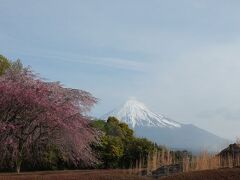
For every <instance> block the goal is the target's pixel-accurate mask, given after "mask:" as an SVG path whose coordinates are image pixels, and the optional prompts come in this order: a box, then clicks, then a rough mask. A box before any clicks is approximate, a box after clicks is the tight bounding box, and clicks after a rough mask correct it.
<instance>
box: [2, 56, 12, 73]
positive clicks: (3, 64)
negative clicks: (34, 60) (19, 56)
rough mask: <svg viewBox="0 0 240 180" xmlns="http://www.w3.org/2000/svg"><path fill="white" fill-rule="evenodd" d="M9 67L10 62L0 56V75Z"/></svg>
mask: <svg viewBox="0 0 240 180" xmlns="http://www.w3.org/2000/svg"><path fill="white" fill-rule="evenodd" d="M9 67H10V61H9V60H8V59H7V58H6V57H4V56H3V55H1V54H0V75H2V74H3V73H4V72H5V71H6V70H7V69H8V68H9Z"/></svg>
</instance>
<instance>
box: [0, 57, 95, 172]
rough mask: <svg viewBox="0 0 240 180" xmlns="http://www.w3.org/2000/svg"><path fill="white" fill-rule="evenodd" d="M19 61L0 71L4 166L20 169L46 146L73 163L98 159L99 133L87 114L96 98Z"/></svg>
mask: <svg viewBox="0 0 240 180" xmlns="http://www.w3.org/2000/svg"><path fill="white" fill-rule="evenodd" d="M2 62H3V61H2ZM15 65H16V66H12V67H11V68H10V69H9V70H8V71H7V72H5V73H4V74H3V75H2V76H0V94H1V96H0V144H1V146H0V154H1V159H0V166H1V165H4V164H5V165H6V164H8V165H9V163H11V166H13V167H16V168H17V171H18V172H19V171H20V167H21V164H22V162H24V161H26V160H28V159H31V160H32V161H34V160H35V158H34V157H33V155H35V156H37V155H36V153H38V155H41V156H42V154H41V153H43V152H45V150H46V149H48V147H53V148H51V151H54V152H55V154H56V152H59V153H60V154H61V157H63V158H64V160H65V161H71V162H73V163H74V164H75V165H77V164H79V163H84V164H86V165H91V164H93V163H95V162H96V159H95V156H94V154H93V153H92V152H91V148H90V144H91V143H92V142H94V141H95V138H96V133H95V131H94V130H93V129H92V128H91V127H90V126H89V122H88V117H86V116H85V115H84V114H85V112H86V111H88V110H90V108H91V106H92V105H93V104H94V103H96V99H95V98H94V97H93V96H92V95H91V94H90V93H88V92H85V91H82V90H78V89H70V88H64V87H63V86H62V85H61V84H60V83H58V82H45V81H43V80H42V79H41V78H39V77H38V76H37V75H36V74H34V73H33V72H32V71H31V70H30V69H27V68H22V67H21V63H20V62H17V63H16V64H15ZM54 149H55V150H54Z"/></svg>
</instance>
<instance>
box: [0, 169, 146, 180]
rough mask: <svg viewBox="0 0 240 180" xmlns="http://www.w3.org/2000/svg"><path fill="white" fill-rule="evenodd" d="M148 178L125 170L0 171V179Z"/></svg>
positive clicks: (103, 179)
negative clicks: (18, 172) (0, 172)
mask: <svg viewBox="0 0 240 180" xmlns="http://www.w3.org/2000/svg"><path fill="white" fill-rule="evenodd" d="M115 179H116V180H128V179H129V180H149V179H150V178H146V177H141V176H137V175H132V174H130V172H129V171H127V170H86V171H85V170H83V171H49V172H46V171H45V172H31V173H30V172H28V173H20V174H16V173H2V174H0V180H115Z"/></svg>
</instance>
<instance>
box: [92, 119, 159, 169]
mask: <svg viewBox="0 0 240 180" xmlns="http://www.w3.org/2000/svg"><path fill="white" fill-rule="evenodd" d="M91 125H92V126H93V127H94V128H96V129H97V130H99V131H102V132H103V134H102V136H101V142H100V144H99V145H98V146H96V147H95V150H96V152H97V153H98V154H99V158H100V160H101V161H102V167H104V168H129V167H130V166H131V165H133V164H134V163H135V162H136V161H137V160H139V159H140V158H143V159H145V160H146V159H147V157H148V154H150V153H152V152H153V151H154V149H156V148H159V147H158V146H157V145H155V144H154V143H152V142H151V141H148V140H147V139H145V138H136V137H135V136H134V135H133V130H132V129H130V128H129V127H128V125H127V124H125V123H121V122H119V120H118V119H116V118H115V117H109V118H108V120H107V122H105V121H103V120H94V121H92V123H91Z"/></svg>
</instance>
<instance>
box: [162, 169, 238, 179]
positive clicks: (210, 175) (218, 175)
mask: <svg viewBox="0 0 240 180" xmlns="http://www.w3.org/2000/svg"><path fill="white" fill-rule="evenodd" d="M159 180H240V168H232V169H231V168H228V169H218V170H206V171H195V172H189V173H180V174H176V175H173V176H169V177H165V178H160V179H159Z"/></svg>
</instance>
